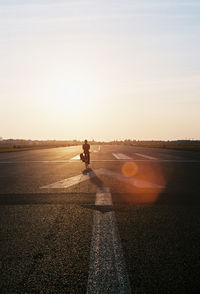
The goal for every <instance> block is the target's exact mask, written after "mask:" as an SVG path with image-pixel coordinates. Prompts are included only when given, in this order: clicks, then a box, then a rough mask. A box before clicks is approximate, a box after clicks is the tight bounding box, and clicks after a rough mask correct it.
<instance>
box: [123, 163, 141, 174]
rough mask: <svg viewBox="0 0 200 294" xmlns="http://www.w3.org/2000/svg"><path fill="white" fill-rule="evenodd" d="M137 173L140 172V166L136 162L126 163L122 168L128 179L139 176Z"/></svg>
mask: <svg viewBox="0 0 200 294" xmlns="http://www.w3.org/2000/svg"><path fill="white" fill-rule="evenodd" d="M137 172H138V166H137V164H136V163H135V162H126V163H125V164H124V165H123V166H122V173H123V174H124V175H125V176H126V177H133V176H135V175H136V174H137Z"/></svg>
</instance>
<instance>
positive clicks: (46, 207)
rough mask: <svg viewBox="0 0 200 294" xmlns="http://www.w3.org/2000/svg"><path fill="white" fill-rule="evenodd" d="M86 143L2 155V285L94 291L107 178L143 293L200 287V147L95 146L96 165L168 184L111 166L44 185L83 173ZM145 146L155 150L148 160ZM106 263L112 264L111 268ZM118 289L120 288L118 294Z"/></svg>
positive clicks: (133, 277) (4, 289)
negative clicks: (100, 195) (130, 166)
mask: <svg viewBox="0 0 200 294" xmlns="http://www.w3.org/2000/svg"><path fill="white" fill-rule="evenodd" d="M80 150H81V149H80V147H79V146H77V147H68V148H67V147H66V148H54V149H46V150H35V151H22V152H16V153H2V154H0V228H1V230H0V231H1V233H0V234H1V249H0V272H1V282H0V289H1V290H0V292H1V293H6V294H7V293H24V294H25V293H87V281H88V270H89V263H90V245H91V238H92V226H93V211H94V210H95V206H94V204H95V194H96V190H97V186H98V184H99V183H102V185H103V186H104V187H110V190H111V194H112V198H113V209H114V211H115V215H116V219H117V225H118V229H119V233H120V238H121V243H122V249H123V252H124V257H125V261H126V265H127V270H128V275H129V279H130V282H131V288H132V292H133V293H198V292H199V291H200V280H199V275H200V258H199V248H200V238H199V236H200V185H199V173H200V154H199V152H184V151H173V150H162V149H159V150H158V149H147V148H136V147H128V146H101V149H100V151H99V150H98V146H92V151H97V152H92V154H91V159H92V163H91V168H92V169H93V170H96V169H99V168H104V169H108V170H112V171H115V172H117V173H119V174H122V171H123V166H124V164H125V163H126V161H125V160H117V159H116V158H114V157H113V155H112V153H122V154H125V155H127V156H130V157H131V158H132V161H133V162H134V163H135V165H136V166H137V169H136V170H135V171H134V174H132V175H131V177H133V178H137V179H139V180H143V181H146V182H150V183H154V184H157V185H160V186H162V188H160V189H156V188H155V189H147V188H143V187H136V186H133V185H130V184H128V183H124V182H123V181H119V179H115V178H111V177H109V176H108V175H101V176H99V178H97V179H96V180H93V181H90V180H89V181H84V182H81V183H79V184H77V185H75V186H71V187H68V188H65V189H64V188H63V189H46V190H44V189H41V187H42V186H45V185H48V184H51V183H54V182H57V181H60V180H63V179H66V178H69V177H73V176H76V175H79V174H81V172H82V171H83V164H82V163H81V162H79V161H70V159H71V158H72V157H74V156H75V155H77V154H79V153H80ZM135 153H139V154H143V155H147V156H151V157H155V158H156V160H149V159H144V158H142V157H140V156H138V155H136V154H135ZM105 271H106V269H105ZM116 294H117V293H116Z"/></svg>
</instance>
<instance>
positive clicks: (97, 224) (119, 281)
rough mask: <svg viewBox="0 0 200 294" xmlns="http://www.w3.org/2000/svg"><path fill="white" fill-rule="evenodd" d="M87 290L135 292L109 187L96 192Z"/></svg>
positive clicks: (94, 293)
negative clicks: (132, 289) (131, 283)
mask: <svg viewBox="0 0 200 294" xmlns="http://www.w3.org/2000/svg"><path fill="white" fill-rule="evenodd" d="M95 205H96V209H95V210H94V223H93V236H92V243H91V251H90V268H89V278H88V287H87V294H108V293H109V294H118V293H119V294H131V287H130V282H129V278H128V273H127V269H126V264H125V261H124V256H123V250H122V247H121V241H120V236H119V232H118V228H117V222H116V218H115V214H114V211H113V210H112V198H111V193H110V192H109V188H101V189H99V190H98V191H97V194H96V202H95Z"/></svg>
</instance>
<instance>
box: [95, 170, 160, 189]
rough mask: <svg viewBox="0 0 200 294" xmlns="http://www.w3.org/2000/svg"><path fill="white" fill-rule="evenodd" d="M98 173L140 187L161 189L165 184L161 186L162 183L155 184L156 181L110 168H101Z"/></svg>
mask: <svg viewBox="0 0 200 294" xmlns="http://www.w3.org/2000/svg"><path fill="white" fill-rule="evenodd" d="M97 174H98V175H108V176H110V177H112V178H115V179H117V180H118V181H122V182H124V183H127V184H129V185H132V186H134V187H138V188H144V189H149V188H150V189H155V188H156V189H157V188H158V189H160V188H163V186H160V185H157V184H154V183H151V182H147V181H144V180H140V179H137V178H134V177H126V176H124V175H123V174H121V173H117V172H114V171H112V170H108V169H104V168H100V169H98V170H97Z"/></svg>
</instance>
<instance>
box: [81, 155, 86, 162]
mask: <svg viewBox="0 0 200 294" xmlns="http://www.w3.org/2000/svg"><path fill="white" fill-rule="evenodd" d="M80 160H82V161H83V162H85V156H84V154H83V153H81V154H80Z"/></svg>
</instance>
